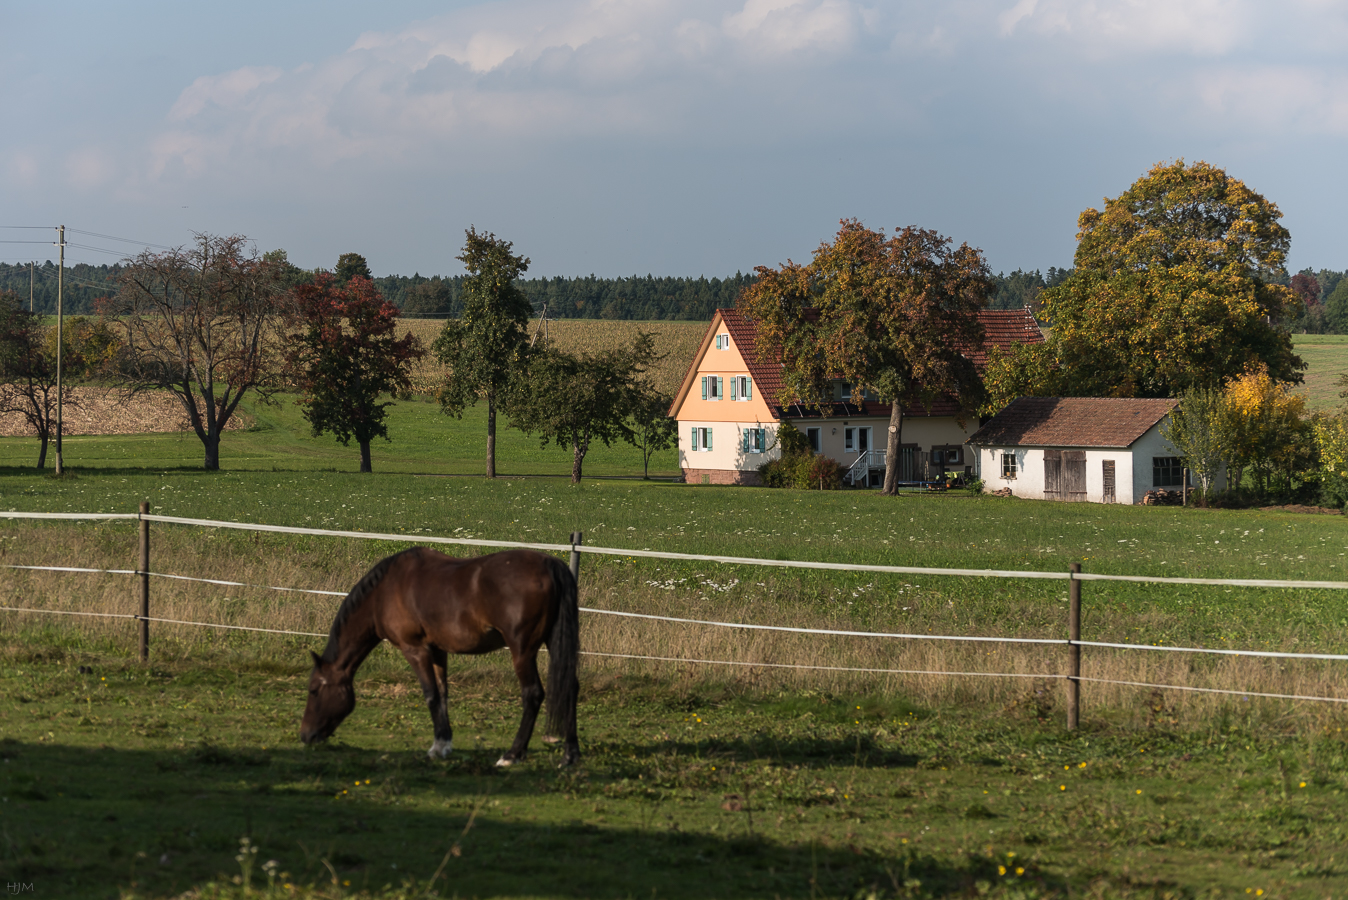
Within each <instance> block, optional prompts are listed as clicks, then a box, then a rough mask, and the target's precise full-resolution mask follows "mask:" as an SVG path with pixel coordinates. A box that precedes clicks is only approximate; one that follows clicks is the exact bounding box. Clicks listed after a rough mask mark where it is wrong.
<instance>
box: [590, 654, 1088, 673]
mask: <svg viewBox="0 0 1348 900" xmlns="http://www.w3.org/2000/svg"><path fill="white" fill-rule="evenodd" d="M582 652H583V654H584V655H585V656H607V657H611V658H613V659H644V660H652V661H654V662H673V663H698V664H700V665H704V666H741V667H744V668H750V669H809V670H811V671H816V672H864V673H867V674H871V675H971V676H976V677H979V678H1043V679H1064V678H1066V677H1067V676H1066V675H1027V674H1025V673H1023V672H940V671H927V670H924V669H858V668H849V667H847V666H802V665H792V664H790V663H762V662H738V661H733V660H726V659H686V658H684V657H681V656H636V655H634V654H631V653H599V652H597V651H582Z"/></svg>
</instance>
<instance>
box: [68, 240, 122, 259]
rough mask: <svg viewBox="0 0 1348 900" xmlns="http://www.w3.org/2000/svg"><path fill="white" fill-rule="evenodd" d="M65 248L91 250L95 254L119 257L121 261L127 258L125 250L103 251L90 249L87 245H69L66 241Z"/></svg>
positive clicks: (94, 248) (95, 248)
mask: <svg viewBox="0 0 1348 900" xmlns="http://www.w3.org/2000/svg"><path fill="white" fill-rule="evenodd" d="M66 246H67V247H74V248H76V249H78V250H93V251H94V252H96V253H108V254H111V255H112V256H120V257H121V258H122V259H126V258H127V257H126V251H125V250H105V249H103V248H102V247H91V246H89V245H88V244H74V243H71V242H70V241H66Z"/></svg>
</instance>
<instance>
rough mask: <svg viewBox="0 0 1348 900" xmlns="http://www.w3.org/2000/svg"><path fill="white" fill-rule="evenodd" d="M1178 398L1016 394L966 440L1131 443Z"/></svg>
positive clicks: (1004, 444)
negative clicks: (1156, 398) (1151, 398)
mask: <svg viewBox="0 0 1348 900" xmlns="http://www.w3.org/2000/svg"><path fill="white" fill-rule="evenodd" d="M1178 403H1179V401H1178V400H1137V399H1127V398H1118V397H1021V398H1019V399H1016V400H1012V401H1011V402H1010V403H1009V404H1007V406H1006V408H1005V409H1003V410H1002V411H1001V412H999V413H997V415H995V416H993V417H992V418H991V419H989V420H988V421H987V422H986V423H984V425H983V427H982V428H980V429H978V431H976V432H974V435H973V437H971V438H969V443H971V444H978V445H981V446H998V447H1131V446H1132V445H1133V442H1135V441H1136V440H1137V439H1138V438H1140V437H1142V435H1144V434H1146V433H1147V431H1148V430H1149V429H1150V428H1151V427H1152V426H1153V425H1155V424H1156V423H1157V422H1159V421H1161V420H1162V419H1164V418H1165V417H1166V416H1167V415H1168V414H1169V413H1170V411H1171V410H1172V409H1174V408H1175V406H1176V405H1177V404H1178Z"/></svg>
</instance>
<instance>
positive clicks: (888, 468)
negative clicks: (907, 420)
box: [883, 400, 903, 497]
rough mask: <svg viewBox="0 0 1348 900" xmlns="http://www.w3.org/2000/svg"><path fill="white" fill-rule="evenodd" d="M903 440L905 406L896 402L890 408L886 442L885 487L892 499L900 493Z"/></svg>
mask: <svg viewBox="0 0 1348 900" xmlns="http://www.w3.org/2000/svg"><path fill="white" fill-rule="evenodd" d="M902 438H903V406H902V405H901V404H900V403H899V401H898V400H894V401H892V402H891V403H890V406H889V431H888V432H887V434H886V440H885V487H884V491H883V493H885V494H888V495H890V496H891V497H892V496H894V495H896V494H898V492H899V441H900V440H902Z"/></svg>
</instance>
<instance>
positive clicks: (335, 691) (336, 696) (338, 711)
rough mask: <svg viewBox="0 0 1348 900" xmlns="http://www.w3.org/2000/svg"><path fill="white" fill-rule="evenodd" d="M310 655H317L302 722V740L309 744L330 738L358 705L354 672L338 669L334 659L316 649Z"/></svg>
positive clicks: (314, 656) (310, 677) (310, 678)
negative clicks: (323, 655) (332, 660)
mask: <svg viewBox="0 0 1348 900" xmlns="http://www.w3.org/2000/svg"><path fill="white" fill-rule="evenodd" d="M309 655H310V656H312V657H313V658H314V671H313V674H311V675H310V676H309V702H308V703H307V704H306V705H305V707H304V719H303V720H302V721H301V722H300V740H301V741H303V742H304V743H306V744H312V743H314V742H316V741H325V740H327V739H328V738H329V737H331V736H332V733H333V732H334V731H336V730H337V726H338V725H340V724H342V720H343V719H345V718H346V717H347V716H349V715H351V710H353V709H355V708H356V690H355V687H354V686H353V684H352V678H351V675H350V674H349V673H348V674H345V675H343V674H342V673H339V672H338V671H337V667H336V666H335V665H334V664H333V663H330V662H327V661H326V660H324V659H323V657H321V656H319V655H318V654H317V653H314V652H313V651H310V653H309Z"/></svg>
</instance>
